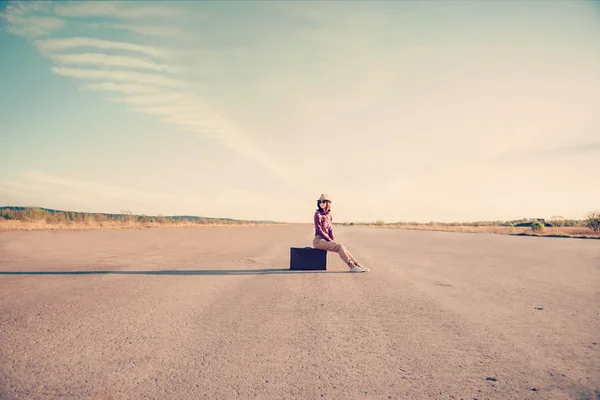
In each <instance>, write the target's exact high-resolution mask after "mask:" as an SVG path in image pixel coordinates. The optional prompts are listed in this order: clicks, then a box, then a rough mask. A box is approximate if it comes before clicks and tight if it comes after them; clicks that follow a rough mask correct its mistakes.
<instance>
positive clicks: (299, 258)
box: [290, 247, 327, 271]
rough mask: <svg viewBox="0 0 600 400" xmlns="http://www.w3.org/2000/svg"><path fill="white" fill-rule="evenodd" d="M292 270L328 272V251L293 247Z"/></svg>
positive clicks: (291, 251)
mask: <svg viewBox="0 0 600 400" xmlns="http://www.w3.org/2000/svg"><path fill="white" fill-rule="evenodd" d="M290 269H294V270H302V271H309V270H326V269H327V250H320V249H315V248H313V247H304V248H298V247H291V248H290Z"/></svg>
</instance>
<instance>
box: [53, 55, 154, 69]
mask: <svg viewBox="0 0 600 400" xmlns="http://www.w3.org/2000/svg"><path fill="white" fill-rule="evenodd" d="M50 58H52V59H53V60H54V61H55V62H57V63H58V64H75V65H82V64H84V65H95V66H101V67H102V66H105V67H125V68H140V69H153V70H157V71H161V70H164V69H165V67H164V66H161V65H158V64H156V63H155V62H153V61H148V60H143V59H140V58H136V57H124V56H113V55H107V54H101V53H81V54H52V55H50Z"/></svg>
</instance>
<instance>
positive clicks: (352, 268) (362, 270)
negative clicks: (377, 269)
mask: <svg viewBox="0 0 600 400" xmlns="http://www.w3.org/2000/svg"><path fill="white" fill-rule="evenodd" d="M348 272H366V271H365V270H364V269H362V268H358V267H357V266H355V265H354V266H352V267H350V271H348Z"/></svg>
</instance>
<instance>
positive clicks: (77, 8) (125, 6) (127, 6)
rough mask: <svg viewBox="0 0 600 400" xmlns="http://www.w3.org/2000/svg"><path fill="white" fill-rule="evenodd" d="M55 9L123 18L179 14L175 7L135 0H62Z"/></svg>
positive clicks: (70, 14)
mask: <svg viewBox="0 0 600 400" xmlns="http://www.w3.org/2000/svg"><path fill="white" fill-rule="evenodd" d="M146 4H148V3H146ZM150 4H152V3H150ZM54 11H55V12H56V14H57V15H60V16H62V17H114V18H122V19H129V18H132V19H137V18H152V17H159V18H168V17H174V16H176V15H178V14H179V12H178V10H177V8H174V7H165V6H159V5H150V6H148V5H144V6H141V5H139V4H135V2H122V1H119V2H117V1H70V2H61V3H58V4H57V5H56V6H55V7H54Z"/></svg>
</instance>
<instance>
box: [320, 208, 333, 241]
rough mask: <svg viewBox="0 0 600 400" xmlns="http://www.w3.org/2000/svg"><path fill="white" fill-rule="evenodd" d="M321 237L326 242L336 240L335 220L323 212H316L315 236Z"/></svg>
mask: <svg viewBox="0 0 600 400" xmlns="http://www.w3.org/2000/svg"><path fill="white" fill-rule="evenodd" d="M317 235H319V236H321V237H322V238H323V239H325V240H326V241H328V242H330V241H332V240H335V237H334V236H333V218H332V217H331V214H325V213H323V212H321V211H316V212H315V236H317Z"/></svg>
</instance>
